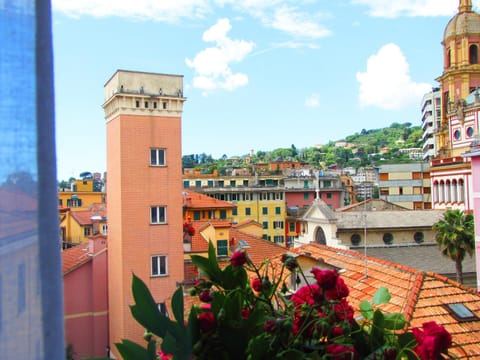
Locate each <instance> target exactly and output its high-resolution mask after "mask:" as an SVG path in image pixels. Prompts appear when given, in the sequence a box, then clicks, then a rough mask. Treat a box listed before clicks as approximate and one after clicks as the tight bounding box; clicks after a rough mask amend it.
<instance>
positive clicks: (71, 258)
mask: <svg viewBox="0 0 480 360" xmlns="http://www.w3.org/2000/svg"><path fill="white" fill-rule="evenodd" d="M89 254H90V252H89V251H88V247H87V246H85V245H84V244H82V245H77V246H74V247H72V248H69V249H65V250H63V251H62V272H63V275H66V274H68V273H69V272H70V271H73V270H75V269H76V268H78V267H79V266H81V265H83V264H85V263H87V262H89V261H90V260H92V256H91V254H90V255H89Z"/></svg>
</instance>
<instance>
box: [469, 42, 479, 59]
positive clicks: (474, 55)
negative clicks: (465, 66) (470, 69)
mask: <svg viewBox="0 0 480 360" xmlns="http://www.w3.org/2000/svg"><path fill="white" fill-rule="evenodd" d="M469 57H470V64H478V48H477V45H470V48H469Z"/></svg>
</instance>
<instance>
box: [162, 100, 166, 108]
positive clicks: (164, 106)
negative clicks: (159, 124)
mask: <svg viewBox="0 0 480 360" xmlns="http://www.w3.org/2000/svg"><path fill="white" fill-rule="evenodd" d="M162 105H163V108H164V109H166V108H167V102H166V101H164V102H163V103H162Z"/></svg>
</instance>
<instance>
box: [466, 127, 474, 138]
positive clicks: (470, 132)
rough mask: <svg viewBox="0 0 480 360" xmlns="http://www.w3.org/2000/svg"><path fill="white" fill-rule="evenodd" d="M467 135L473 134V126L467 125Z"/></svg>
mask: <svg viewBox="0 0 480 360" xmlns="http://www.w3.org/2000/svg"><path fill="white" fill-rule="evenodd" d="M467 136H468V137H469V138H470V137H472V136H473V127H471V126H469V127H468V128H467Z"/></svg>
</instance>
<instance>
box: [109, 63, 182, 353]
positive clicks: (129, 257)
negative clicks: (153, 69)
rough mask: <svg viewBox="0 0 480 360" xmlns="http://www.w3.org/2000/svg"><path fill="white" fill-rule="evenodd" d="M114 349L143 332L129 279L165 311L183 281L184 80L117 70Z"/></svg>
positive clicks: (112, 112)
mask: <svg viewBox="0 0 480 360" xmlns="http://www.w3.org/2000/svg"><path fill="white" fill-rule="evenodd" d="M104 94H105V95H104V98H105V102H104V104H103V109H104V112H105V120H106V127H107V176H108V182H107V197H108V289H109V335H110V349H111V350H112V351H114V354H115V356H117V358H118V357H119V356H118V354H117V353H116V349H115V346H114V343H116V342H119V341H121V340H122V339H129V340H132V341H135V342H138V343H142V344H143V340H142V335H143V332H144V329H142V328H141V327H140V325H139V324H137V323H136V321H135V320H134V318H133V317H132V315H131V313H130V309H129V306H130V305H132V304H133V296H132V290H131V289H132V287H131V284H132V274H135V275H136V276H138V277H140V278H141V279H142V280H143V281H144V282H145V283H146V285H147V286H148V287H149V289H150V291H151V292H152V295H153V297H154V299H155V301H156V302H157V303H158V306H159V308H160V309H164V308H165V307H164V305H165V304H164V303H165V301H166V300H167V298H169V297H170V296H171V295H172V294H173V292H174V291H175V289H176V288H177V284H178V283H180V282H182V281H183V279H184V277H183V228H182V223H183V216H182V205H183V203H182V159H181V158H182V154H181V121H182V110H183V103H184V102H185V100H186V99H185V98H184V97H183V76H179V75H165V74H157V73H146V72H137V71H126V70H118V71H117V72H115V74H114V75H113V76H112V77H111V78H110V79H109V80H108V81H107V83H106V84H105V86H104Z"/></svg>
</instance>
